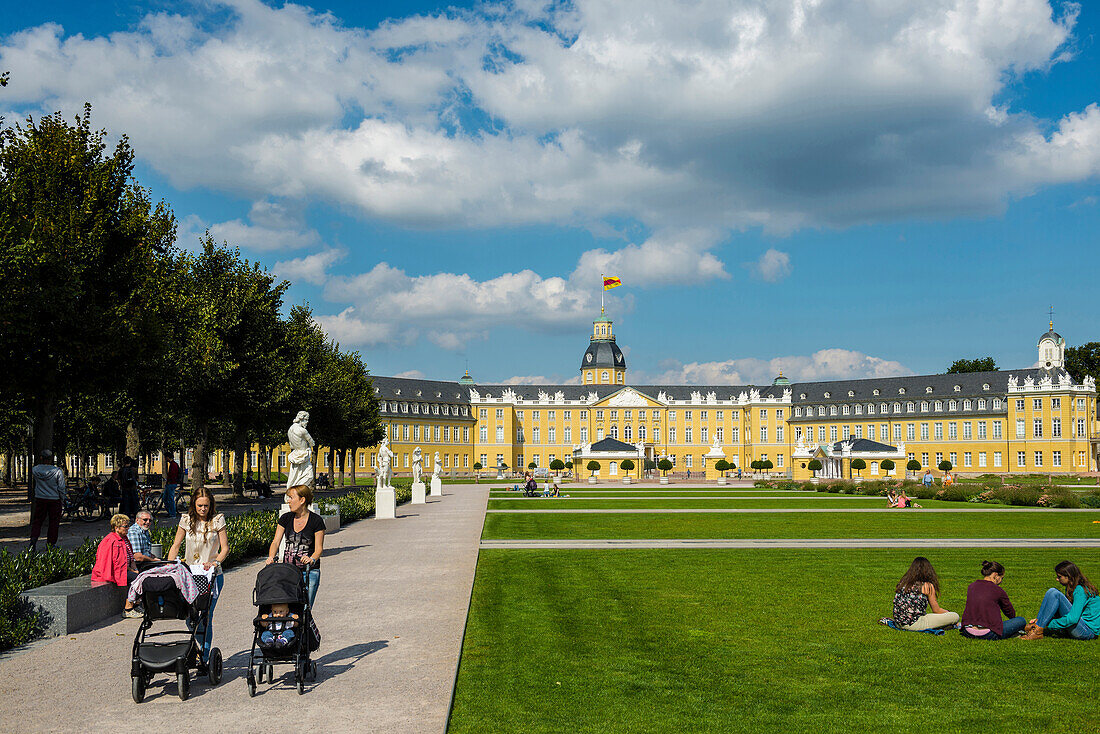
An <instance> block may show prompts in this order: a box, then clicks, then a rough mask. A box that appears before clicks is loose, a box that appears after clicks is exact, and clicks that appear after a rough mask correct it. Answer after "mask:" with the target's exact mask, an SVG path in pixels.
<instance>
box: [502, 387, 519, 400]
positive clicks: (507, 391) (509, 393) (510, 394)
mask: <svg viewBox="0 0 1100 734" xmlns="http://www.w3.org/2000/svg"><path fill="white" fill-rule="evenodd" d="M500 399H501V400H503V401H504V402H506V403H514V402H516V391H515V390H513V389H512V388H510V387H506V388H504V392H502V393H501V394H500Z"/></svg>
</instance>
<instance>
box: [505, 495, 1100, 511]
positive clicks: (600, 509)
mask: <svg viewBox="0 0 1100 734" xmlns="http://www.w3.org/2000/svg"><path fill="white" fill-rule="evenodd" d="M765 499H771V498H770V497H767V498H765ZM486 512H495V513H501V514H513V515H514V514H521V515H530V514H555V513H557V514H563V513H564V514H588V515H601V514H612V515H626V514H634V513H645V514H651V515H657V514H668V513H683V512H688V513H691V512H703V513H706V512H711V513H713V512H718V513H734V514H737V513H754V512H757V513H764V514H769V515H770V514H775V513H782V512H892V513H896V514H899V515H910V514H914V513H918V514H922V515H923V514H925V513H928V512H950V513H966V512H982V513H990V512H1007V513H1020V512H1046V513H1051V512H1086V513H1087V512H1092V513H1097V512H1100V509H1094V508H1079V509H1061V508H1054V507H1001V508H992V507H987V508H977V507H960V508H958V509H955V508H954V507H923V508H916V509H910V510H900V509H898V508H896V507H837V508H835V509H834V508H829V507H802V508H798V507H768V508H735V507H700V508H694V509H690V508H683V507H667V508H660V507H654V508H652V509H651V508H623V509H619V510H617V509H615V508H613V507H612V508H599V509H589V510H584V509H571V508H568V507H544V508H543V509H541V510H536V509H531V510H486Z"/></svg>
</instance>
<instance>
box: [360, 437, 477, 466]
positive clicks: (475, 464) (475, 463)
mask: <svg viewBox="0 0 1100 734" xmlns="http://www.w3.org/2000/svg"><path fill="white" fill-rule="evenodd" d="M378 440H379V441H381V440H382V439H378ZM483 468H484V467H482V466H481V462H480V461H475V462H474V471H481V470H482V469H483Z"/></svg>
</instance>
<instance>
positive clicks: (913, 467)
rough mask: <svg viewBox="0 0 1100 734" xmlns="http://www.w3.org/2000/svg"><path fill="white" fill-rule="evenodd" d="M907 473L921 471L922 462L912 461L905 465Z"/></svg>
mask: <svg viewBox="0 0 1100 734" xmlns="http://www.w3.org/2000/svg"><path fill="white" fill-rule="evenodd" d="M905 470H906V471H920V462H919V461H917V460H916V459H910V460H909V463H907V464H906V465H905Z"/></svg>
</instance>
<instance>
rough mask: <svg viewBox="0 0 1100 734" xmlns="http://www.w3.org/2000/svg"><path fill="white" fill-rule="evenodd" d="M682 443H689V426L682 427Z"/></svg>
mask: <svg viewBox="0 0 1100 734" xmlns="http://www.w3.org/2000/svg"><path fill="white" fill-rule="evenodd" d="M684 443H691V426H687V427H686V428H684Z"/></svg>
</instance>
